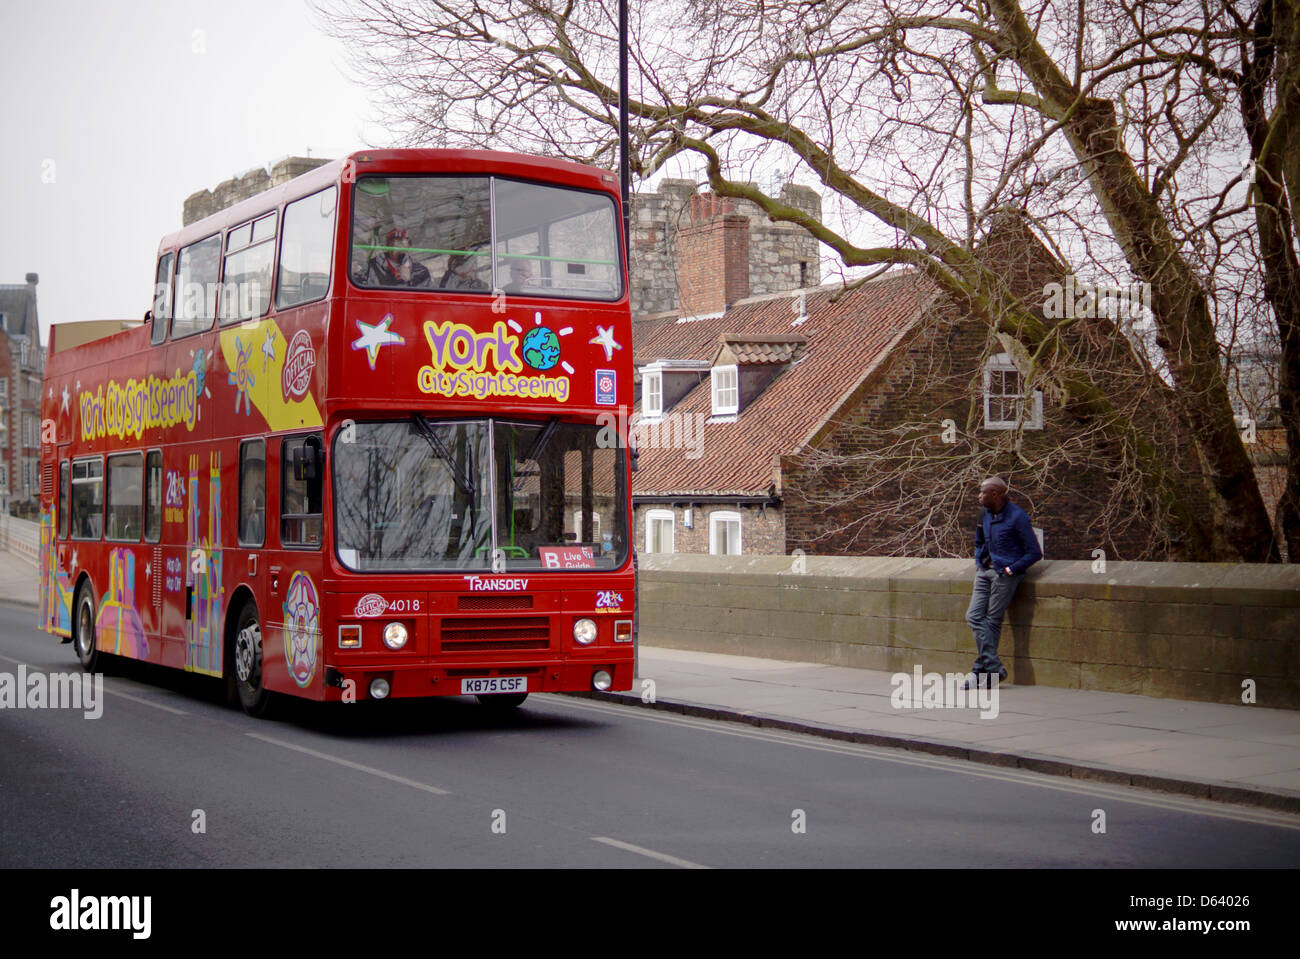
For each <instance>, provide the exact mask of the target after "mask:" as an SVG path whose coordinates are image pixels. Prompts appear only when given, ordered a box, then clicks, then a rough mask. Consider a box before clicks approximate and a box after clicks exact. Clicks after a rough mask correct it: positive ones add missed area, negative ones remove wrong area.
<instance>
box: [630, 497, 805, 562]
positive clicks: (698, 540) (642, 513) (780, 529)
mask: <svg viewBox="0 0 1300 959" xmlns="http://www.w3.org/2000/svg"><path fill="white" fill-rule="evenodd" d="M686 499H687V497H683V502H685V501H686ZM652 509H653V510H667V511H668V512H671V513H672V514H673V551H674V552H675V553H708V551H709V514H711V513H713V512H715V511H727V512H732V513H739V514H740V546H741V551H742V553H743V554H746V555H747V554H750V553H754V554H760V555H770V554H772V553H779V552H782V551H783V550H784V549H785V517H784V516H783V515H782V513H781V508H780V507H773V506H769V507H766V508H765V509H760V508H759V507H757V506H732V505H715V504H708V505H704V506H694V507H692V525H693V527H694V528H693V529H687V528H686V525H685V513H686V508H685V507H684V506H680V505H660V504H653V505H638V506H636V507H635V508H634V509H633V511H632V522H633V526H634V534H633V539H632V542H633V543H634V544H635V546H636V549H637V551H638V552H640V553H643V554H644V551H645V545H646V540H645V517H646V512H647V511H648V510H652Z"/></svg>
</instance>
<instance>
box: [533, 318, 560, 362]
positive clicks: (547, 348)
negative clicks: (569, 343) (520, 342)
mask: <svg viewBox="0 0 1300 959" xmlns="http://www.w3.org/2000/svg"><path fill="white" fill-rule="evenodd" d="M524 362H525V363H527V364H528V365H529V366H531V367H532V368H533V369H535V370H549V369H550V368H551V367H552V366H554V365H555V364H556V363H558V362H560V340H559V338H558V337H557V336H556V335H555V334H554V333H553V332H551V330H550V329H548V328H547V327H545V326H538V327H534V328H533V329H531V330H529V331H528V335H527V336H525V337H524Z"/></svg>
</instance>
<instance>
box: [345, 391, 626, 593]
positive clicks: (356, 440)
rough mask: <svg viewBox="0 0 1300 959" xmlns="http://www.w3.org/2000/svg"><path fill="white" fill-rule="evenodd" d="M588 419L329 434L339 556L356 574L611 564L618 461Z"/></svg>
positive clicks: (379, 427)
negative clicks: (588, 422)
mask: <svg viewBox="0 0 1300 959" xmlns="http://www.w3.org/2000/svg"><path fill="white" fill-rule="evenodd" d="M600 435H601V428H600V427H597V426H595V425H588V424H575V423H563V422H560V421H559V420H551V421H549V422H545V423H535V422H512V421H508V420H501V419H478V420H442V421H438V420H427V419H424V418H423V417H418V416H417V417H411V418H408V419H404V420H398V421H386V422H369V423H356V424H354V425H353V426H352V427H351V428H350V429H349V430H348V431H347V432H346V433H344V432H340V433H339V434H338V436H337V437H336V439H335V441H334V452H333V457H332V462H333V475H334V512H335V525H334V529H335V536H336V539H337V542H336V547H337V549H338V555H339V559H340V560H341V561H342V563H343V564H344V565H345V566H347V567H348V568H349V569H353V570H357V571H433V570H464V571H474V572H485V571H489V570H490V571H493V572H506V571H511V570H541V569H568V570H575V569H605V570H609V569H616V568H618V567H619V566H621V565H622V564H623V560H624V557H625V555H626V550H627V542H628V537H627V520H626V515H625V513H624V511H623V510H622V509H619V507H618V504H619V503H621V502H626V498H627V491H626V482H627V479H626V475H625V473H624V469H623V457H621V456H620V455H619V453H620V450H619V449H618V448H617V447H616V446H609V445H608V444H601V443H600V442H599V439H600Z"/></svg>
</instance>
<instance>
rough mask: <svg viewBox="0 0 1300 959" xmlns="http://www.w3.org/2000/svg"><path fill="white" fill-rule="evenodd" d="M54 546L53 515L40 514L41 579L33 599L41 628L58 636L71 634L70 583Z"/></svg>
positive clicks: (46, 512) (47, 513)
mask: <svg viewBox="0 0 1300 959" xmlns="http://www.w3.org/2000/svg"><path fill="white" fill-rule="evenodd" d="M57 552H58V550H56V549H55V546H54V514H53V512H51V511H49V510H47V511H45V512H44V513H42V514H41V565H42V568H41V578H40V589H39V593H38V595H37V598H36V602H37V606H38V608H39V609H40V614H39V615H40V618H41V625H42V626H43V627H44V628H45V629H47V630H48V631H50V632H51V633H54V634H56V635H58V636H71V635H72V582H71V580H70V579H69V577H68V574H67V573H65V572H64V571H63V570H61V569H59V560H58V556H57V555H56V554H57Z"/></svg>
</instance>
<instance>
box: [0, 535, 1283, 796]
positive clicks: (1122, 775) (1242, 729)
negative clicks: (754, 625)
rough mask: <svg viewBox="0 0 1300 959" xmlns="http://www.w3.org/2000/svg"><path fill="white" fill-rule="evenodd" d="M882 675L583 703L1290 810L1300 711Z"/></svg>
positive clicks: (730, 679) (701, 664) (864, 672)
mask: <svg viewBox="0 0 1300 959" xmlns="http://www.w3.org/2000/svg"><path fill="white" fill-rule="evenodd" d="M0 600H3V601H5V602H9V603H18V604H21V605H26V606H32V607H34V606H35V604H36V569H35V567H33V566H32V565H31V563H29V562H26V561H25V560H23V559H22V558H20V557H18V556H15V555H13V554H11V553H7V552H3V551H0ZM892 675H893V674H891V673H886V672H880V671H876V670H869V669H849V668H847V667H842V666H821V665H816V664H811V663H792V662H781V661H777V660H771V659H752V658H748V657H742V656H723V655H719V654H715V653H698V652H686V651H683V650H675V649H663V648H657V647H651V646H642V647H641V650H640V677H639V678H638V679H637V681H636V683H635V686H634V688H633V690H632V691H631V692H627V693H587V694H581V695H586V696H590V697H591V698H595V699H603V700H615V701H620V702H626V703H629V704H634V705H636V706H641V707H643V708H652V709H664V710H670V711H673V712H678V713H684V714H686V715H692V716H704V717H709V718H714V719H725V720H733V721H738V722H745V723H750V724H752V725H756V726H767V727H773V728H780V729H788V730H794V731H798V732H805V733H812V734H814V735H819V736H828V737H832V738H836V739H843V740H850V741H852V742H860V743H866V744H869V745H874V746H893V747H899V748H903V749H911V750H917V751H921V752H927V753H935V754H939V755H944V756H954V757H957V758H961V759H970V760H973V761H976V762H984V763H990V764H993V765H998V766H1016V767H1020V768H1022V769H1029V770H1034V771H1037V772H1044V773H1051V774H1055V775H1061V776H1072V777H1075V778H1078V779H1090V780H1094V781H1103V782H1111V783H1119V784H1123V785H1132V786H1139V787H1143V788H1147V789H1159V790H1164V791H1168V792H1176V793H1182V794H1184V795H1190V796H1199V797H1203V798H1209V799H1218V800H1222V801H1225V802H1238V803H1247V804H1250V805H1255V806H1264V807H1268V808H1271V809H1278V810H1286V811H1289V812H1297V813H1300V711H1292V710H1286V709H1268V708H1266V707H1263V706H1254V705H1251V706H1246V705H1241V706H1225V705H1219V704H1217V703H1195V702H1186V701H1183V700H1173V699H1156V698H1153V697H1150V696H1132V695H1126V694H1123V693H1100V692H1090V691H1088V690H1078V689H1061V688H1058V687H1054V686H1017V685H1015V684H1012V683H1007V684H1004V685H1003V686H1001V687H1000V688H999V689H998V691H997V697H998V698H997V707H998V708H997V715H996V717H994V716H991V715H990V716H988V717H987V718H982V717H981V710H980V709H978V708H923V707H920V706H914V707H911V708H896V707H895V706H894V704H893V702H892V701H891V699H892V698H895V697H893V696H892V694H893V692H894V686H893V683H892V682H891V677H892ZM646 680H653V684H654V685H653V693H654V696H653V700H654V701H653V702H652V703H646V702H643V697H645V698H650V697H649V693H650V691H651V690H650V687H648V686H646V685H645V681H646Z"/></svg>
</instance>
